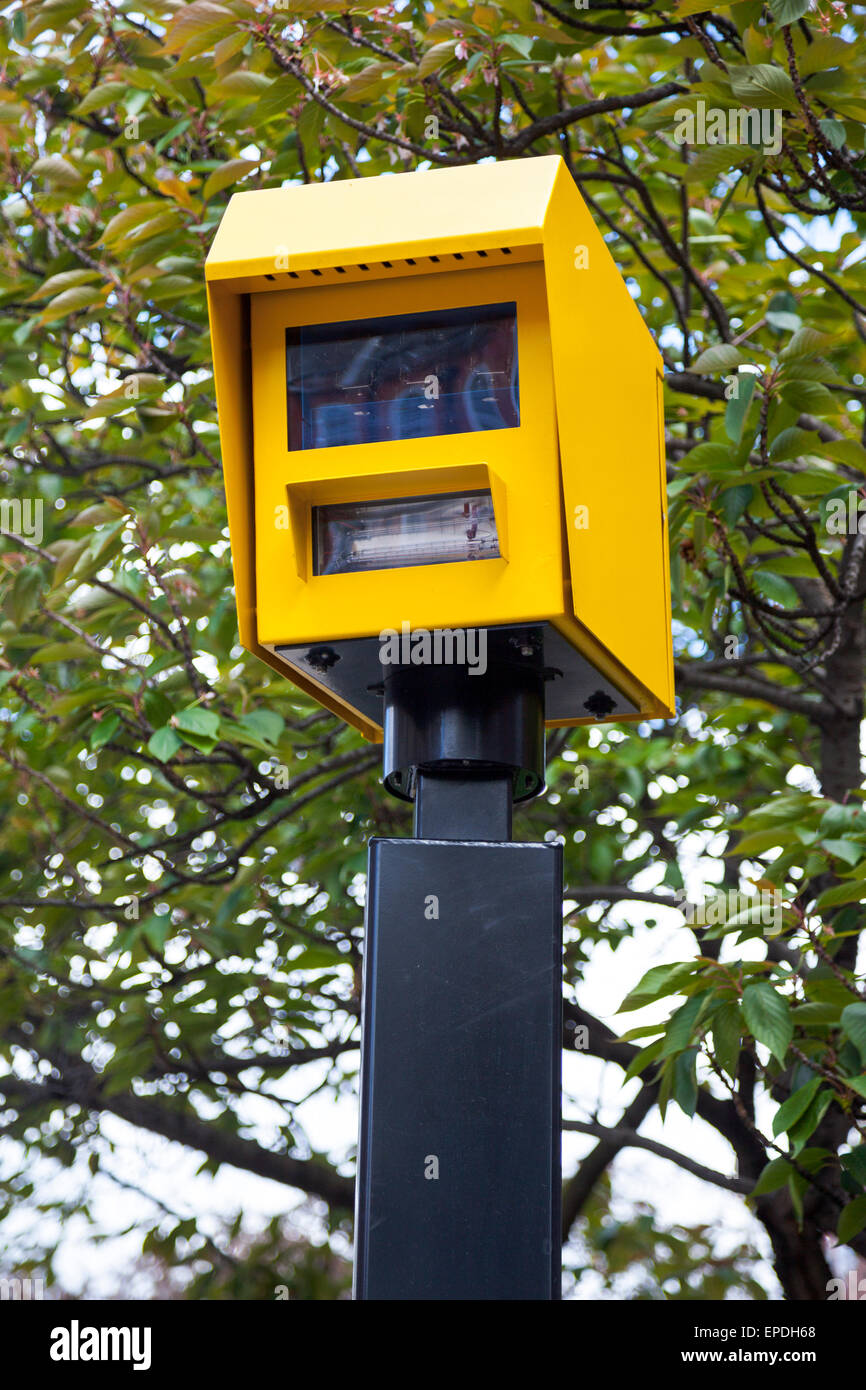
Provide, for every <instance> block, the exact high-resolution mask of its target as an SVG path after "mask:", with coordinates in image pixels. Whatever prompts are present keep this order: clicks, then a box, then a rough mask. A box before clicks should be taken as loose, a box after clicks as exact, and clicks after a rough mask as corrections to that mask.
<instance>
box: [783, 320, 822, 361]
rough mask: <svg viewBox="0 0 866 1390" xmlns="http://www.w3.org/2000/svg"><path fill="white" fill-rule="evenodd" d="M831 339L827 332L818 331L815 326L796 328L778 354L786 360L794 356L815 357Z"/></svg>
mask: <svg viewBox="0 0 866 1390" xmlns="http://www.w3.org/2000/svg"><path fill="white" fill-rule="evenodd" d="M832 341H833V340H832V338H831V337H830V336H829V334H827V333H819V332H818V330H817V329H816V328H798V329H797V332H796V333H795V334H794V336H793V338H792V339H791V341H790V343H788V345H787V347H784V348H783V349H782V351H781V352H780V354H779V356H780V357H781V358H782V359H783V360H784V361H786V362H790V361H791V360H792V358H795V357H815V356H816V355H817V354H818V353H820V352H823V351H824V350H825V349H826V348H827V347H829V345H830V343H831V342H832Z"/></svg>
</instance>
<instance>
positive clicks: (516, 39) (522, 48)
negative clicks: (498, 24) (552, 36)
mask: <svg viewBox="0 0 866 1390" xmlns="http://www.w3.org/2000/svg"><path fill="white" fill-rule="evenodd" d="M502 41H503V43H507V44H508V46H509V47H510V48H514V49H516V51H517V52H518V53H519V54H520V56H521V57H522V58H528V57H529V55H530V53H531V51H532V45H533V43H534V42H535V39H534V37H533V35H532V34H503V35H502Z"/></svg>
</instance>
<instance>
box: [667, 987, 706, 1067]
mask: <svg viewBox="0 0 866 1390" xmlns="http://www.w3.org/2000/svg"><path fill="white" fill-rule="evenodd" d="M707 997H708V996H707V993H706V991H702V992H701V993H700V994H694V995H692V997H691V999H687V1000H686V1002H685V1004H683V1005H682V1006H681V1007H680V1008H679V1009H677V1011H676V1013H675V1014H674V1015H673V1016H672V1018H671V1020H670V1022H669V1023H668V1026H667V1029H666V1030H665V1041H664V1047H663V1048H662V1054H661V1055H662V1057H672V1056H673V1055H674V1054H675V1053H677V1052H682V1050H683V1048H685V1047H686V1046H687V1045H688V1043H689V1040H690V1039H691V1036H692V1031H693V1029H694V1027H695V1024H696V1023H697V1021H698V1018H699V1017H700V1014H701V1011H702V1010H703V1007H704V1005H705V1004H706V1001H707Z"/></svg>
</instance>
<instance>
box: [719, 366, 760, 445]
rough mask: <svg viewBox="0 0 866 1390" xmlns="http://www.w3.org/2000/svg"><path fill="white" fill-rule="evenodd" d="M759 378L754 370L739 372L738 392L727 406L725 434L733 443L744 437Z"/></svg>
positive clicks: (737, 442)
mask: <svg viewBox="0 0 866 1390" xmlns="http://www.w3.org/2000/svg"><path fill="white" fill-rule="evenodd" d="M757 380H758V378H757V377H756V375H755V373H754V372H738V373H737V394H736V395H735V396H731V399H730V400H729V401H728V404H727V407H726V408H725V434H726V435H727V436H728V438H729V439H730V440H731V442H732V443H733V444H739V442H740V439H741V438H742V434H743V426H744V425H745V423H746V416H747V415H748V413H749V406H750V405H751V403H752V397H753V396H754V394H755V385H756V383H757Z"/></svg>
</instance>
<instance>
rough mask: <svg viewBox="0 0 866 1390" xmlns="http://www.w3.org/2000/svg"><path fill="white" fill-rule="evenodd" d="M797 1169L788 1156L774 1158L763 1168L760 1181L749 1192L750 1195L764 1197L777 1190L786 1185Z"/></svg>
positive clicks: (759, 1177)
mask: <svg viewBox="0 0 866 1390" xmlns="http://www.w3.org/2000/svg"><path fill="white" fill-rule="evenodd" d="M795 1171H796V1170H795V1169H794V1168H792V1167H791V1165H790V1163H789V1162H788V1160H787V1159H786V1158H772V1159H770V1162H769V1163H768V1164H767V1166H766V1168H762V1170H761V1172H760V1174H759V1176H758V1181H757V1182H756V1183H755V1186H754V1187H753V1188H752V1191H751V1192H750V1193H749V1196H750V1197H763V1196H764V1195H765V1194H766V1193H768V1192H776V1191H778V1189H779V1188H780V1187H784V1186H785V1184H786V1183H787V1182H788V1180H789V1179H790V1177H791V1174H792V1173H794V1172H795Z"/></svg>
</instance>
